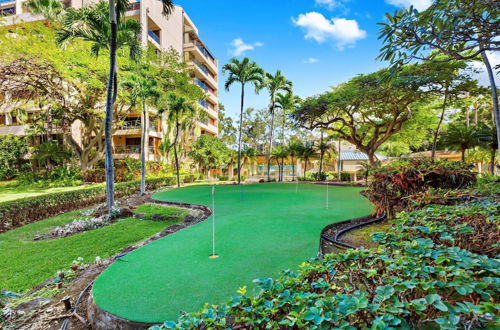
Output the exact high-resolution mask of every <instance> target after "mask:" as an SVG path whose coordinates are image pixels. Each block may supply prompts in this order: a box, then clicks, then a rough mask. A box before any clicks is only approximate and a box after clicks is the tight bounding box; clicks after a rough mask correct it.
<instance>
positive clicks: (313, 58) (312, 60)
mask: <svg viewBox="0 0 500 330" xmlns="http://www.w3.org/2000/svg"><path fill="white" fill-rule="evenodd" d="M317 62H319V60H318V59H317V58H315V57H309V58H308V59H307V60H305V61H304V63H307V64H312V63H317Z"/></svg>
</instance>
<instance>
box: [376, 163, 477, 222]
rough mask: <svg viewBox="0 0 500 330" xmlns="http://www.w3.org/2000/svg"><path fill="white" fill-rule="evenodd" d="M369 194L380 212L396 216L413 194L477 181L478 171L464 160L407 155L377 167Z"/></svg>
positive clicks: (468, 184)
mask: <svg viewBox="0 0 500 330" xmlns="http://www.w3.org/2000/svg"><path fill="white" fill-rule="evenodd" d="M372 179H373V180H372V182H371V183H370V185H369V186H368V190H367V191H366V194H367V196H368V198H369V200H370V201H371V202H372V203H373V204H374V205H375V212H376V213H377V214H382V213H386V214H387V216H388V217H389V218H392V217H393V216H394V215H395V214H396V213H397V212H399V211H403V210H407V209H409V207H410V206H411V204H412V201H411V200H410V196H412V195H415V194H419V193H422V192H425V191H427V190H429V189H461V188H466V187H470V186H471V185H473V184H474V183H475V182H476V173H474V172H473V171H472V170H471V167H470V166H469V165H467V164H465V163H462V162H450V161H445V160H439V161H434V162H433V161H431V160H430V159H406V160H401V161H398V162H393V163H391V164H388V165H386V166H383V167H380V168H377V169H375V170H373V172H372Z"/></svg>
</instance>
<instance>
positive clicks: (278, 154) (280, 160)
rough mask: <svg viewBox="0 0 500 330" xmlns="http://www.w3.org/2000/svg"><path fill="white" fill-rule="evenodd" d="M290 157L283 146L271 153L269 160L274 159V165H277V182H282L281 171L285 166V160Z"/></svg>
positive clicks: (277, 147)
mask: <svg viewBox="0 0 500 330" xmlns="http://www.w3.org/2000/svg"><path fill="white" fill-rule="evenodd" d="M289 155H290V153H289V150H288V148H286V147H285V146H282V145H280V146H276V147H275V148H274V149H273V151H272V153H271V158H272V159H276V163H277V164H278V181H280V182H282V181H283V170H284V166H285V159H286V158H288V156H289Z"/></svg>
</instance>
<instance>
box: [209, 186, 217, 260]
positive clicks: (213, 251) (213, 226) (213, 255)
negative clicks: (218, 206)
mask: <svg viewBox="0 0 500 330" xmlns="http://www.w3.org/2000/svg"><path fill="white" fill-rule="evenodd" d="M218 257H219V256H218V255H217V254H215V185H214V184H213V185H212V254H211V255H210V258H212V259H215V258H218Z"/></svg>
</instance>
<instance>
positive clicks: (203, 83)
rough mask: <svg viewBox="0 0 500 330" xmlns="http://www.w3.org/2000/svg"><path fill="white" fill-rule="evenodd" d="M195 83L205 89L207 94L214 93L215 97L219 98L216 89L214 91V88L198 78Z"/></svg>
mask: <svg viewBox="0 0 500 330" xmlns="http://www.w3.org/2000/svg"><path fill="white" fill-rule="evenodd" d="M194 81H195V83H196V84H197V85H198V86H200V87H201V88H203V90H204V91H205V92H210V93H212V94H213V95H214V96H217V95H216V94H215V89H213V88H212V87H210V86H208V85H207V84H206V83H205V82H204V81H201V80H200V79H198V78H196V79H195V80H194Z"/></svg>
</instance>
